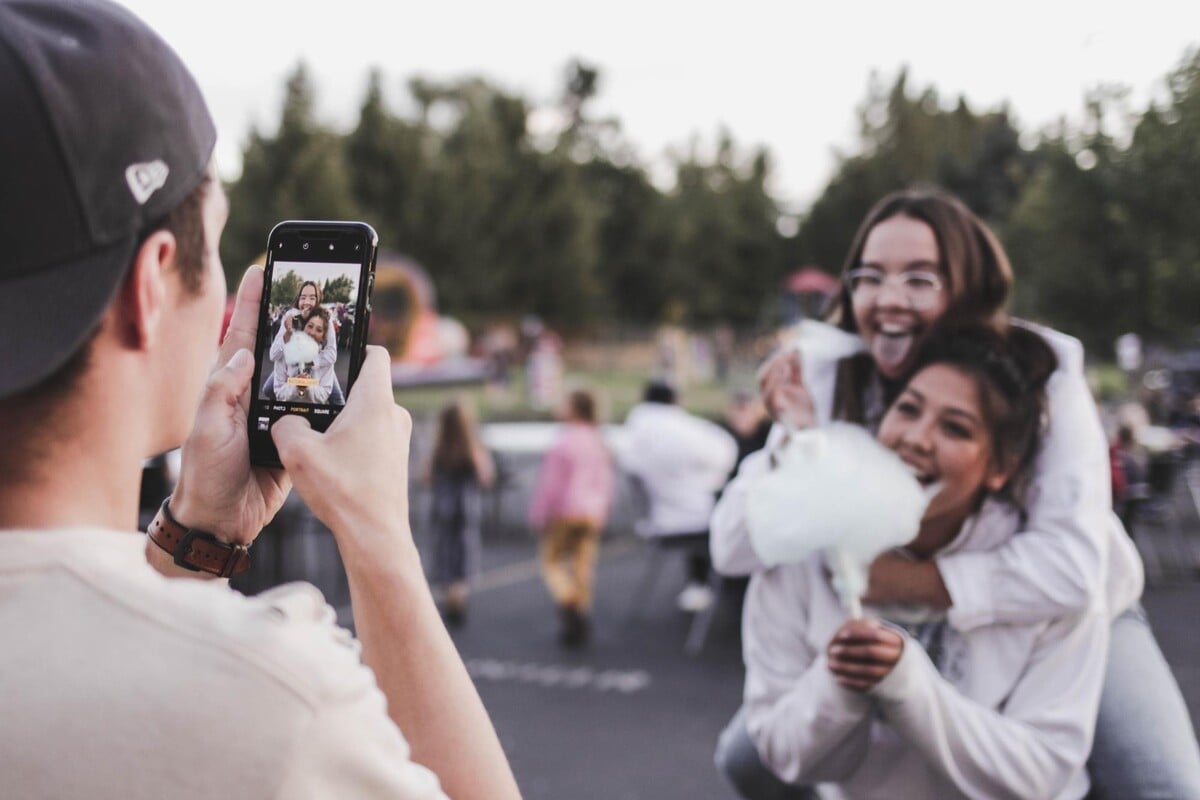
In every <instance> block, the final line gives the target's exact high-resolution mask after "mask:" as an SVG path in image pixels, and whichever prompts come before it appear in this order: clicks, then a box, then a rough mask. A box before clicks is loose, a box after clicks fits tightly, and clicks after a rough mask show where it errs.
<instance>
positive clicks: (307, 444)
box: [271, 414, 321, 472]
mask: <svg viewBox="0 0 1200 800" xmlns="http://www.w3.org/2000/svg"><path fill="white" fill-rule="evenodd" d="M271 439H273V440H274V442H275V449H276V450H277V451H278V452H279V460H280V461H281V462H282V463H283V466H284V469H286V470H288V471H289V472H291V471H292V469H293V466H297V465H299V464H300V463H301V462H302V461H303V460H304V454H305V453H307V452H309V450H310V448H311V447H312V446H313V445H314V444H316V443H317V442H319V441H320V439H321V434H319V433H317V432H316V431H314V430H313V429H312V426H311V425H309V424H308V420H306V419H305V418H304V417H300V416H297V415H295V414H288V415H287V416H284V417H280V418H279V419H277V420H276V421H275V424H274V425H272V426H271Z"/></svg>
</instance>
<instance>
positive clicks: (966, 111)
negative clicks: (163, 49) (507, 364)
mask: <svg viewBox="0 0 1200 800" xmlns="http://www.w3.org/2000/svg"><path fill="white" fill-rule="evenodd" d="M602 89H603V76H602V74H601V72H600V70H599V69H598V68H596V67H595V66H594V65H590V64H587V63H584V62H581V61H573V62H571V63H570V64H569V65H568V66H567V68H566V71H565V73H564V75H563V82H562V90H561V95H560V98H559V100H558V104H557V106H556V107H553V108H540V109H537V121H538V124H537V125H536V126H534V129H533V130H531V127H530V125H529V124H528V123H529V120H530V119H531V114H532V112H533V109H531V107H530V105H529V103H528V102H527V101H526V100H525V99H524V98H523V97H521V96H519V95H515V94H512V93H510V92H509V91H506V90H504V89H502V88H500V87H498V86H496V85H494V84H492V83H489V82H488V81H486V80H483V79H480V78H464V79H459V80H453V81H445V82H435V81H430V80H424V79H419V78H418V79H413V80H411V81H409V83H408V84H407V85H406V86H405V87H404V90H405V92H406V94H407V102H405V103H403V104H402V107H406V108H411V109H412V110H411V111H410V112H409V113H407V114H405V115H401V114H398V113H396V112H395V111H394V110H393V109H392V107H391V105H390V104H389V102H388V99H389V90H388V84H387V82H386V81H385V79H384V77H383V76H382V75H381V74H380V73H378V72H374V73H372V74H371V75H370V76H369V78H368V80H367V84H366V91H365V93H364V96H363V102H362V105H361V108H360V113H359V119H358V122H357V124H356V125H355V127H354V128H353V129H352V130H350V131H349V132H346V133H339V132H336V131H333V130H330V129H329V128H327V127H325V126H323V125H322V124H320V123H319V122H318V121H317V120H316V118H315V116H314V110H313V109H314V100H315V98H314V93H313V87H312V84H311V81H310V79H309V77H308V73H307V71H306V69H305V67H304V66H303V65H300V66H298V67H297V68H296V70H295V71H294V72H293V74H292V75H291V76H290V77H289V78H288V81H287V85H286V91H285V97H284V102H283V105H282V107H281V109H280V122H279V127H278V129H277V131H275V132H274V133H273V134H266V133H263V132H260V131H257V130H255V131H252V132H251V133H250V135H249V137H248V139H247V142H246V146H245V152H244V159H243V164H244V166H243V174H242V177H241V178H240V180H238V181H237V182H236V183H235V184H233V185H232V186H230V187H229V193H230V198H231V204H232V208H233V213H232V215H231V219H230V224H229V230H228V232H227V234H226V236H225V238H224V241H223V250H222V255H223V258H224V260H225V263H226V265H227V267H228V268H229V269H230V270H231V272H232V273H236V272H239V271H240V269H241V267H242V266H243V265H244V264H245V263H247V262H248V261H249V260H250V259H252V258H254V257H256V256H257V255H258V254H259V253H260V252H261V249H262V246H263V241H264V240H265V237H266V234H267V232H268V231H269V230H270V228H271V226H272V225H273V224H274V223H275V222H277V221H279V220H281V219H287V218H326V219H328V218H360V219H365V220H366V221H368V222H370V223H371V224H372V225H374V226H375V228H376V229H377V230H378V231H379V233H380V237H381V241H382V244H383V246H384V248H385V249H391V250H398V251H401V252H403V253H406V254H408V255H410V256H412V257H413V258H415V259H416V260H417V261H419V262H420V263H422V264H423V265H424V266H425V267H426V268H427V269H428V271H429V273H430V275H431V277H432V279H433V282H434V284H435V285H436V287H437V291H438V302H439V306H440V309H441V310H442V311H444V312H446V313H450V314H453V315H455V316H458V317H460V318H462V319H464V321H466V322H467V323H468V324H469V325H473V324H477V323H482V322H486V321H489V320H492V319H497V318H507V319H514V318H516V317H519V316H522V315H524V314H528V313H536V314H538V315H540V316H542V317H543V318H545V319H546V320H547V321H548V322H549V323H550V324H551V325H553V326H555V327H558V328H560V329H564V330H565V331H567V332H582V331H586V330H591V329H594V328H596V327H598V326H600V325H609V324H611V323H616V324H617V325H620V324H624V323H634V324H640V325H652V324H655V323H659V322H663V321H670V322H677V323H683V324H688V325H692V326H710V325H717V324H725V323H730V324H733V325H735V326H737V327H739V328H741V329H743V330H747V329H752V328H761V327H764V326H765V325H768V324H771V323H773V322H775V321H777V320H776V319H775V318H774V315H773V314H772V309H774V308H776V307H778V306H779V303H778V295H779V292H780V285H781V280H782V279H783V278H784V276H785V275H786V274H787V273H788V272H789V271H790V270H792V269H795V268H796V267H798V266H800V265H803V264H813V263H815V264H817V265H820V266H822V267H824V268H825V269H827V270H830V271H837V270H838V269H839V268H840V267H841V265H842V260H843V259H844V257H845V252H846V250H847V249H848V246H849V243H850V240H851V238H852V236H853V234H854V231H855V229H856V227H857V226H858V224H859V221H860V220H861V219H862V218H863V216H864V215H865V214H866V212H867V210H868V209H869V208H870V206H871V205H872V204H873V203H874V202H875V201H877V200H878V199H879V198H880V197H882V196H883V195H884V194H886V193H888V192H890V191H893V190H895V189H899V188H903V187H906V186H911V185H913V184H918V183H932V184H938V185H941V186H944V187H945V188H947V189H949V190H951V191H953V192H955V193H956V194H958V195H959V196H961V197H962V198H963V199H964V200H965V201H966V202H967V204H968V205H969V206H971V207H972V208H974V209H975V210H976V211H977V212H978V213H980V214H981V215H982V216H983V217H984V218H985V219H987V220H988V221H989V222H990V223H991V224H992V225H993V226H994V227H995V228H996V230H997V231H998V232H999V233H1000V235H1001V238H1002V239H1003V240H1004V241H1005V243H1006V245H1007V247H1008V249H1009V252H1010V255H1011V257H1012V260H1013V263H1014V268H1015V270H1016V272H1017V276H1018V280H1017V294H1016V299H1015V310H1016V312H1017V313H1019V314H1021V315H1025V316H1029V317H1033V318H1037V319H1040V320H1043V321H1045V322H1047V323H1049V324H1052V325H1055V326H1057V327H1061V328H1064V329H1066V330H1067V331H1069V332H1071V333H1074V334H1076V335H1078V336H1080V337H1082V338H1083V339H1084V340H1085V342H1086V343H1087V344H1088V346H1089V348H1093V349H1095V348H1100V349H1101V352H1100V354H1103V353H1104V352H1107V349H1108V348H1109V347H1110V343H1111V342H1112V340H1113V338H1114V337H1115V336H1116V335H1118V334H1120V333H1123V332H1126V331H1137V332H1139V333H1142V334H1143V336H1145V337H1148V339H1149V340H1151V341H1152V340H1155V339H1159V340H1162V339H1168V338H1172V337H1181V336H1183V335H1185V334H1186V333H1187V332H1188V330H1189V329H1190V328H1191V327H1192V326H1194V325H1195V321H1196V316H1195V309H1196V308H1197V307H1200V238H1197V237H1196V236H1195V235H1194V234H1193V233H1192V228H1193V226H1194V225H1195V222H1194V220H1196V219H1200V145H1197V142H1200V51H1197V52H1192V53H1189V54H1188V55H1187V56H1186V57H1185V58H1184V59H1183V60H1182V61H1181V62H1180V64H1179V66H1178V67H1177V69H1175V70H1174V71H1173V72H1172V73H1171V74H1170V75H1169V76H1168V77H1167V79H1166V81H1165V84H1164V89H1165V92H1164V94H1163V99H1162V100H1161V101H1160V102H1158V103H1157V104H1154V105H1151V106H1150V107H1148V108H1146V109H1144V110H1142V111H1140V112H1137V111H1134V110H1132V109H1130V108H1128V105H1127V101H1126V94H1125V93H1124V92H1123V91H1122V90H1120V89H1119V88H1114V87H1099V88H1098V89H1097V90H1095V91H1094V92H1092V93H1090V94H1089V95H1088V96H1087V97H1086V98H1085V108H1086V112H1087V113H1086V118H1085V119H1084V121H1083V122H1082V123H1081V124H1080V125H1079V126H1075V127H1072V126H1069V125H1067V124H1066V123H1063V124H1060V125H1059V126H1058V127H1057V128H1055V129H1053V130H1048V131H1042V132H1040V133H1039V135H1038V136H1036V137H1034V142H1033V143H1032V144H1027V145H1026V146H1022V141H1023V140H1022V137H1021V135H1020V131H1019V130H1018V128H1017V127H1016V124H1015V122H1014V121H1013V119H1012V117H1011V116H1010V114H1009V113H1008V110H1007V109H1006V108H1004V107H1001V108H998V109H993V110H989V111H982V112H981V111H977V110H974V109H972V108H971V107H970V106H969V105H968V104H967V102H966V100H965V99H964V98H955V99H952V100H946V99H944V98H942V97H940V96H939V95H938V93H937V92H936V90H935V89H934V88H933V87H927V88H923V89H918V88H915V87H912V86H911V85H910V83H909V80H908V76H907V72H906V71H905V70H903V69H902V70H900V71H899V72H898V73H897V75H896V77H895V78H894V79H893V80H892V81H891V83H890V85H889V84H885V83H884V82H883V81H881V80H880V79H879V78H878V77H875V78H873V79H872V81H871V84H870V86H869V87H868V90H867V93H866V97H865V99H864V101H863V103H862V105H861V106H860V107H859V109H858V119H859V138H858V141H857V142H856V143H854V145H853V146H851V147H849V148H847V149H846V150H845V152H843V153H842V154H841V155H840V156H839V163H838V167H837V169H836V171H835V174H834V176H833V177H832V178H831V180H830V181H829V184H828V185H827V186H826V187H825V189H824V191H823V192H822V194H821V195H820V197H818V198H817V200H816V201H815V202H814V203H813V205H812V206H811V208H810V209H808V211H807V213H806V214H805V215H804V216H803V217H802V219H801V220H800V225H799V229H798V231H797V233H796V235H794V236H791V237H784V236H783V235H781V234H780V233H779V220H780V209H779V206H778V204H777V202H776V200H775V199H774V198H773V197H772V196H771V193H770V191H769V190H768V184H769V179H770V164H771V158H770V154H769V153H768V152H767V151H766V150H762V149H757V150H747V149H744V148H740V147H739V146H738V145H737V144H736V143H735V142H734V140H733V137H732V136H731V135H730V134H728V133H726V132H720V133H719V134H718V137H717V141H716V143H715V147H713V148H712V150H711V152H712V154H711V155H701V153H703V152H705V148H703V147H701V146H700V142H699V141H696V140H694V143H693V146H692V147H691V148H690V150H689V151H688V152H686V153H685V154H683V155H678V156H676V158H675V159H674V162H673V169H674V175H673V177H674V180H673V182H671V185H670V187H669V188H663V187H661V186H660V185H656V182H655V181H652V180H651V179H650V175H649V171H648V167H647V166H646V165H645V164H643V163H641V162H639V160H638V158H637V156H636V154H635V152H634V148H633V147H632V146H631V145H630V144H629V142H628V141H626V140H625V138H624V136H623V134H622V132H621V127H620V124H619V122H618V121H617V120H614V119H608V118H601V117H597V116H596V114H595V113H594V110H593V102H594V99H595V97H596V96H597V95H598V94H599V93H600V92H601V90H602ZM547 120H549V122H547ZM556 120H557V121H556ZM235 277H236V275H235V274H231V275H230V278H231V280H232V279H233V278H235ZM349 288H350V287H349V285H348V282H347V285H344V286H343V285H341V284H340V283H339V282H336V281H335V282H330V283H329V284H327V285H326V286H325V288H324V294H325V297H326V299H327V300H330V301H335V302H336V301H339V300H342V301H345V300H348V299H349ZM274 292H278V293H279V294H280V295H281V298H280V301H281V302H284V303H290V302H291V301H292V299H293V298H294V295H295V288H294V287H289V288H287V289H286V291H285V290H284V288H283V287H280V286H277V287H275V289H274ZM282 295H287V296H286V297H282ZM343 295H345V297H344V298H343ZM274 299H275V298H274V295H273V300H274Z"/></svg>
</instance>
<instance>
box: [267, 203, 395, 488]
mask: <svg viewBox="0 0 1200 800" xmlns="http://www.w3.org/2000/svg"><path fill="white" fill-rule="evenodd" d="M378 246H379V237H378V235H377V234H376V233H375V230H374V229H373V228H372V227H371V226H370V225H367V224H366V223H364V222H322V221H288V222H281V223H279V224H278V225H276V226H275V227H274V229H272V231H271V235H270V236H269V237H268V240H267V257H266V264H265V272H264V279H263V293H262V301H261V303H260V306H259V311H258V314H259V316H258V338H257V342H256V345H255V351H254V352H255V365H254V384H253V386H252V387H251V391H252V399H251V402H250V412H249V419H248V426H247V429H248V432H249V438H250V461H251V463H253V464H257V465H261V466H273V467H279V466H282V465H281V464H280V462H279V454H278V453H277V452H276V451H275V444H274V442H273V441H272V440H271V426H272V425H274V424H275V421H276V420H278V419H279V418H280V417H282V416H284V415H285V414H297V415H300V416H303V417H305V418H306V419H307V420H308V422H309V424H310V425H311V426H312V428H313V429H314V430H317V431H322V432H323V431H325V430H326V429H327V428H328V427H329V425H330V423H332V422H333V420H334V419H335V418H336V417H337V415H338V414H339V413H340V412H341V409H342V406H344V405H345V403H346V396H347V394H348V393H349V392H350V387H351V386H352V385H353V383H354V381H355V379H356V378H357V377H358V371H359V368H360V367H361V366H362V361H363V357H364V355H365V352H366V343H367V324H368V321H369V318H370V312H371V303H370V295H371V287H372V284H373V282H374V278H375V257H376V253H377V250H378Z"/></svg>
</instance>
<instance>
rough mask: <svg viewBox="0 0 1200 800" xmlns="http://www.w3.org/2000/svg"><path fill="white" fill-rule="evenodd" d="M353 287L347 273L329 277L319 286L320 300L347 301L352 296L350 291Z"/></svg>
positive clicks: (352, 282)
mask: <svg viewBox="0 0 1200 800" xmlns="http://www.w3.org/2000/svg"><path fill="white" fill-rule="evenodd" d="M353 289H354V281H353V280H352V279H351V278H350V277H349V276H347V275H338V276H337V277H336V278H329V279H328V280H326V281H325V285H324V286H322V287H321V302H323V303H349V302H350V301H351V300H352V299H353V298H352V297H351V296H350V292H351V291H352V290H353Z"/></svg>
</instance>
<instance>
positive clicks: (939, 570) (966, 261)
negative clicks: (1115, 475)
mask: <svg viewBox="0 0 1200 800" xmlns="http://www.w3.org/2000/svg"><path fill="white" fill-rule="evenodd" d="M1012 280H1013V277H1012V269H1011V267H1010V265H1009V262H1008V258H1007V256H1006V255H1005V253H1004V250H1003V248H1002V247H1001V246H1000V243H999V242H998V241H997V239H996V237H995V236H994V234H993V233H992V232H991V231H990V230H989V229H988V227H987V226H986V225H985V224H984V223H983V222H982V220H980V219H979V218H978V217H977V216H975V214H973V213H972V212H971V211H970V210H969V209H967V207H966V206H965V205H964V204H963V203H962V202H961V201H959V200H958V199H957V198H955V197H953V196H951V195H949V194H946V193H944V192H941V191H937V190H908V191H902V192H897V193H894V194H891V195H888V196H887V197H885V198H883V199H882V200H880V201H879V202H878V203H877V204H876V205H875V207H874V208H872V209H871V211H870V212H869V213H868V215H867V217H866V219H865V220H864V221H863V223H862V224H861V225H860V227H859V230H858V232H857V234H856V235H855V237H854V240H853V242H852V244H851V247H850V252H849V255H848V257H847V260H846V268H845V271H844V282H843V290H842V293H841V296H840V298H839V299H838V302H837V305H836V307H835V309H834V311H833V313H832V315H831V318H830V322H831V323H833V324H834V325H837V326H838V327H839V328H841V329H842V330H844V331H848V332H852V333H856V334H858V335H859V336H861V337H862V341H863V344H864V345H865V349H866V352H865V353H864V354H861V355H859V356H855V357H852V358H848V359H843V360H841V361H840V362H838V363H837V365H836V367H835V368H825V369H822V368H821V367H822V366H823V365H819V364H814V363H801V360H800V358H799V355H798V353H797V352H796V351H794V350H791V351H788V352H786V353H783V354H780V355H778V356H776V357H775V358H773V359H772V360H771V361H769V362H768V363H767V364H766V365H765V366H764V368H763V370H762V371H761V372H760V387H761V390H762V393H763V399H764V402H765V404H766V406H767V408H768V410H769V411H770V412H771V414H772V416H774V417H775V419H776V420H779V421H780V422H782V423H784V424H785V426H786V427H791V428H799V427H806V426H810V425H813V424H816V423H817V422H825V421H828V420H830V419H843V420H847V421H852V422H857V423H859V424H862V425H864V426H866V427H867V428H869V429H870V430H872V431H876V430H878V427H879V424H880V421H881V420H882V417H883V413H884V411H885V410H886V409H887V408H888V406H889V405H890V404H891V402H892V401H893V400H894V399H895V396H896V394H897V393H898V392H899V390H900V388H901V387H902V386H903V383H904V380H905V379H906V378H907V377H908V375H909V373H910V372H911V370H912V367H913V364H914V360H915V358H916V354H917V352H918V349H919V347H920V345H921V343H922V342H924V341H925V340H926V338H927V337H928V336H929V334H930V332H931V331H932V330H933V329H934V327H935V326H937V327H943V326H956V327H958V326H969V325H984V326H986V327H990V328H992V329H993V330H995V331H997V332H998V333H1001V334H1003V333H1004V332H1005V331H1006V329H1007V327H1008V324H1009V320H1008V313H1007V304H1008V300H1009V295H1010V293H1011V289H1012ZM1030 327H1032V326H1030ZM1035 330H1036V332H1037V333H1038V334H1040V335H1041V336H1042V338H1043V339H1044V340H1045V341H1046V343H1047V344H1049V345H1050V347H1051V348H1052V349H1053V351H1054V353H1055V356H1056V360H1057V362H1058V368H1057V369H1056V370H1055V372H1054V374H1053V375H1052V377H1051V378H1050V380H1049V382H1048V384H1047V387H1046V395H1047V412H1048V420H1049V425H1048V427H1047V429H1046V431H1045V433H1044V435H1043V437H1042V440H1041V443H1040V448H1039V452H1038V456H1037V460H1036V461H1035V463H1034V465H1033V469H1032V475H1031V481H1030V491H1029V494H1028V498H1027V503H1026V507H1025V513H1024V515H1023V517H1024V518H1023V524H1022V526H1021V533H1019V534H1018V535H1016V536H1014V537H1012V538H1011V539H1009V540H1008V541H1007V542H1005V543H1004V544H1003V545H1002V546H1000V547H997V548H995V549H994V550H990V551H986V552H962V553H953V554H949V555H945V556H942V557H939V558H936V559H933V560H929V561H919V562H914V561H908V560H905V559H902V558H899V557H896V556H892V555H888V556H882V557H880V559H878V560H877V561H876V562H875V564H873V565H872V568H871V574H870V586H869V588H868V593H867V595H866V597H864V600H865V601H866V602H869V603H874V604H893V603H916V604H922V605H926V606H930V607H933V608H937V609H941V610H943V611H944V612H945V614H946V618H947V620H948V622H949V624H950V625H951V626H953V627H954V628H956V629H958V630H959V631H962V632H964V633H969V632H970V631H972V630H974V629H976V628H978V627H980V626H983V625H993V624H996V623H1005V622H1008V623H1012V624H1026V623H1028V622H1030V621H1036V620H1048V619H1052V618H1056V617H1060V616H1062V615H1065V614H1071V613H1075V612H1078V611H1081V610H1082V609H1085V608H1087V607H1088V606H1089V605H1090V604H1091V603H1092V602H1093V601H1094V600H1096V599H1097V598H1102V599H1104V598H1107V600H1106V602H1107V605H1108V611H1109V613H1110V614H1111V616H1112V617H1113V618H1114V621H1113V625H1112V636H1111V646H1110V649H1109V655H1108V665H1107V674H1106V677H1105V684H1104V689H1103V694H1102V698H1101V705H1100V713H1099V718H1098V722H1097V730H1096V737H1095V742H1094V745H1093V750H1092V757H1091V759H1090V760H1089V762H1088V769H1089V772H1090V773H1091V777H1092V781H1093V784H1094V785H1095V786H1096V787H1097V791H1098V793H1099V796H1101V797H1120V798H1151V797H1154V798H1160V797H1200V748H1197V744H1196V738H1195V733H1194V731H1193V729H1192V726H1191V721H1190V719H1189V717H1188V712H1187V709H1186V707H1185V705H1184V703H1183V698H1182V696H1181V694H1180V692H1179V688H1178V685H1177V684H1176V682H1175V679H1174V677H1173V676H1172V674H1171V671H1170V669H1169V667H1168V666H1167V664H1166V661H1165V660H1164V659H1163V656H1162V653H1161V652H1160V651H1159V648H1158V645H1157V643H1156V642H1155V641H1154V638H1153V635H1152V634H1151V632H1150V629H1149V626H1148V625H1147V623H1146V620H1145V616H1144V614H1143V613H1142V611H1141V608H1140V605H1139V604H1138V598H1139V597H1140V595H1141V589H1142V569H1141V563H1140V561H1139V559H1138V556H1137V552H1136V550H1135V549H1134V548H1133V546H1132V543H1131V542H1130V541H1129V538H1128V537H1127V536H1126V535H1125V532H1124V530H1123V528H1122V527H1121V525H1120V522H1119V521H1118V520H1117V519H1116V517H1115V516H1114V515H1113V513H1112V510H1111V497H1110V485H1109V476H1108V471H1107V468H1108V457H1107V446H1106V440H1105V437H1104V433H1103V430H1102V428H1101V426H1100V422H1099V418H1098V415H1097V413H1096V409H1095V405H1094V403H1093V401H1092V397H1091V393H1090V390H1089V388H1088V385H1087V381H1086V378H1085V375H1084V371H1083V350H1082V347H1081V346H1080V344H1079V342H1078V341H1076V340H1075V339H1072V338H1070V337H1068V336H1065V335H1063V334H1060V333H1057V332H1055V331H1051V330H1049V329H1046V328H1040V327H1038V328H1035ZM824 366H829V365H824ZM741 508H742V507H740V506H738V505H736V504H732V503H727V502H724V501H723V502H722V503H721V504H719V505H718V507H717V508H716V510H715V511H714V513H713V519H712V524H711V539H710V542H711V547H712V555H713V564H714V566H715V567H716V568H717V569H718V570H719V571H721V572H723V573H725V574H727V575H746V574H750V573H752V572H755V571H757V570H758V569H759V568H760V567H761V564H760V562H759V561H758V559H757V557H756V556H755V554H754V552H753V550H752V548H751V547H750V543H749V537H748V534H747V531H746V525H745V519H744V513H743V512H742V510H741ZM716 757H717V763H718V766H719V767H720V768H721V769H722V771H723V772H724V773H725V774H726V776H728V777H729V778H730V779H731V780H732V781H733V782H734V784H735V785H737V786H738V787H739V790H741V791H742V792H743V794H744V795H745V796H747V797H758V798H772V797H782V798H786V797H797V796H806V795H801V794H793V793H789V789H790V788H791V787H788V786H787V785H786V784H784V783H783V782H781V781H779V780H778V779H777V778H775V777H774V776H773V775H772V774H771V773H770V771H769V770H767V769H766V767H764V766H763V765H762V763H761V761H760V760H759V758H758V754H757V752H756V751H755V749H754V745H753V743H752V742H751V741H750V740H749V738H748V736H747V734H746V731H745V726H744V723H743V722H742V718H741V716H740V715H739V716H738V717H735V719H734V721H733V722H732V723H731V724H730V726H729V727H728V728H727V729H726V730H725V732H724V733H723V734H722V736H721V741H720V743H719V744H718V749H717V756H716Z"/></svg>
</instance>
